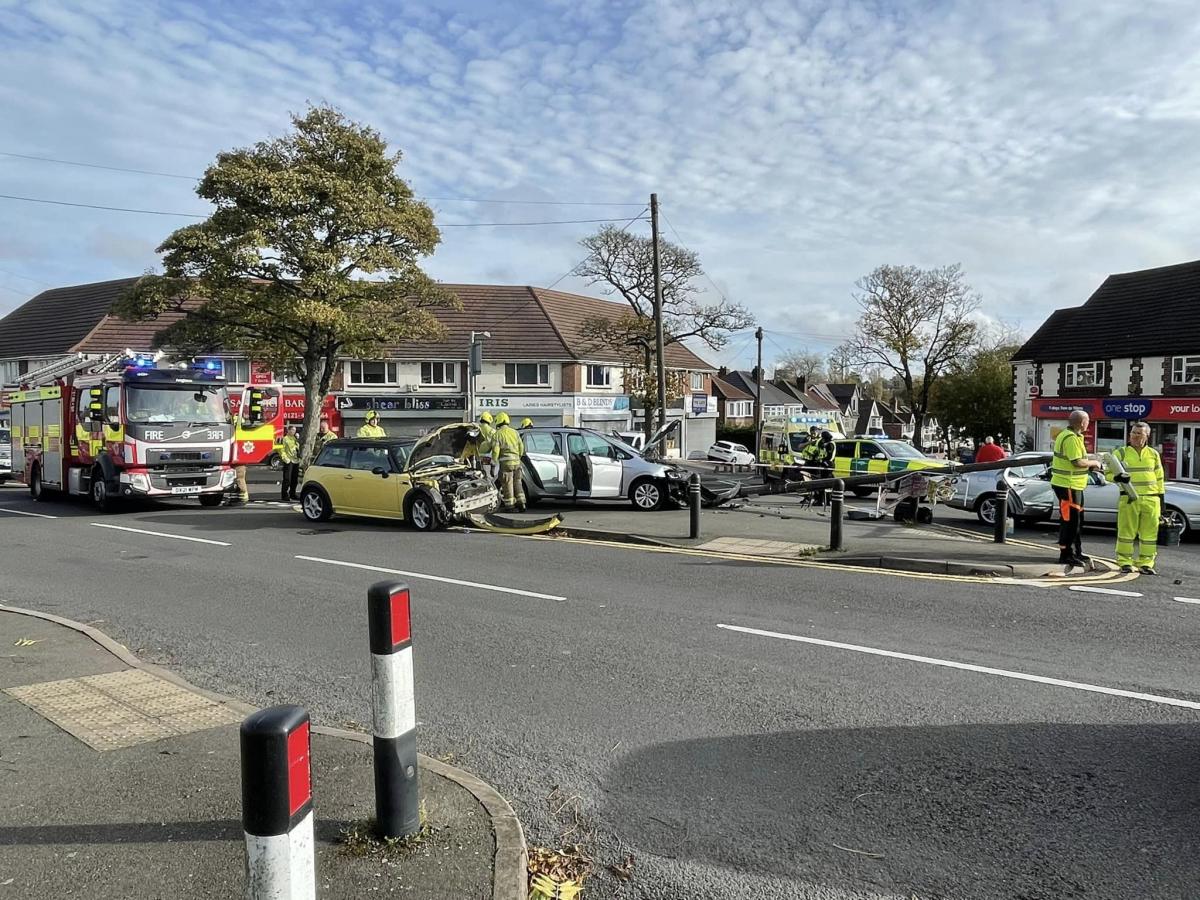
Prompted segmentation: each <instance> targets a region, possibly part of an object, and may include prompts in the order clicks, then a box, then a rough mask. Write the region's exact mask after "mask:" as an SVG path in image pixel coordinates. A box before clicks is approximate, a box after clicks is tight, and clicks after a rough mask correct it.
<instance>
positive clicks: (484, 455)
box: [479, 412, 496, 481]
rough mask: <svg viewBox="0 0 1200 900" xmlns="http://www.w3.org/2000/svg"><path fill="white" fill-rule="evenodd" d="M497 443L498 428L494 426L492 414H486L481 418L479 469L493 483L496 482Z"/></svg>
mask: <svg viewBox="0 0 1200 900" xmlns="http://www.w3.org/2000/svg"><path fill="white" fill-rule="evenodd" d="M495 442H496V426H495V425H493V424H492V414H491V413H490V412H484V413H482V414H481V415H480V416H479V468H480V469H481V470H482V471H483V472H484V474H486V475H487V477H488V478H490V479H492V481H495V480H496V463H495V458H496V456H495V446H494V445H495Z"/></svg>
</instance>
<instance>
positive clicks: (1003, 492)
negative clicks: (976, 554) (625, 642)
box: [992, 475, 1008, 544]
mask: <svg viewBox="0 0 1200 900" xmlns="http://www.w3.org/2000/svg"><path fill="white" fill-rule="evenodd" d="M995 510H996V520H995V521H994V522H993V523H992V540H993V541H994V542H995V543H997V544H1003V543H1004V542H1005V540H1006V539H1007V536H1008V482H1007V481H1006V480H1005V479H1004V476H1003V475H1002V476H1001V477H999V478H997V479H996V504H995Z"/></svg>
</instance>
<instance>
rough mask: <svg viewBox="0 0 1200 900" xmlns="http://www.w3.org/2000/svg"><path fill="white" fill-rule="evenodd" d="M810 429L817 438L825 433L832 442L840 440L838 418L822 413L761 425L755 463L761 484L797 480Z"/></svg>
mask: <svg viewBox="0 0 1200 900" xmlns="http://www.w3.org/2000/svg"><path fill="white" fill-rule="evenodd" d="M813 428H816V429H817V434H818V435H820V434H821V432H823V431H828V432H829V433H830V434H832V435H833V437H834V438H835V439H836V438H840V437H841V436H842V423H841V421H840V420H839V419H838V417H837V416H834V415H828V414H824V413H808V414H802V415H796V416H786V417H785V416H781V417H773V418H770V419H767V420H766V421H764V422H763V430H762V441H761V445H760V450H759V454H758V461H759V462H760V463H761V464H762V465H763V470H762V475H763V481H764V482H767V481H772V480H778V479H781V478H782V479H786V480H788V481H795V480H798V479H799V477H800V475H799V471H800V467H801V466H802V465H803V459H802V457H801V453H803V451H804V448H805V447H806V446H807V445H808V443H809V437H810V435H811V429H813Z"/></svg>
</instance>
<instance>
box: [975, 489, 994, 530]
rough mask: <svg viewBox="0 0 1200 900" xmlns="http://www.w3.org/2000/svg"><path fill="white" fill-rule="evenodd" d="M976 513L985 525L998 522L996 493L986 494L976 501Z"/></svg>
mask: <svg viewBox="0 0 1200 900" xmlns="http://www.w3.org/2000/svg"><path fill="white" fill-rule="evenodd" d="M975 515H977V516H979V521H980V522H982V523H983V524H984V525H995V524H996V495H995V494H984V495H983V496H982V497H980V498H979V499H978V500H976V501H975Z"/></svg>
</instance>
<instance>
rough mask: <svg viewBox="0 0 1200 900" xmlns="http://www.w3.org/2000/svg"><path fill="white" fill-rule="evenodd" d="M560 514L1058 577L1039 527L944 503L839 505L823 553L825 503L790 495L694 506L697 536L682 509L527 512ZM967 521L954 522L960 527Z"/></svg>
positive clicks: (780, 554) (643, 532) (973, 571)
mask: <svg viewBox="0 0 1200 900" xmlns="http://www.w3.org/2000/svg"><path fill="white" fill-rule="evenodd" d="M543 508H544V509H545V510H546V511H551V510H553V511H561V512H562V514H563V518H564V529H563V530H564V532H565V533H566V534H568V535H572V536H575V537H582V538H592V539H597V540H616V541H632V542H637V543H646V544H653V545H659V546H667V547H678V548H689V549H695V550H702V551H712V552H719V553H732V554H740V555H746V556H765V557H770V558H777V559H812V560H821V561H827V562H830V563H837V564H839V565H853V566H863V567H875V568H884V569H892V570H897V571H907V572H924V573H930V574H944V575H962V576H994V577H1002V578H1013V577H1016V578H1044V577H1052V578H1061V577H1063V576H1064V569H1063V567H1062V566H1061V565H1059V564H1058V547H1057V545H1056V544H1055V543H1054V539H1053V536H1047V535H1045V534H1042V533H1029V534H1024V533H1023V534H1022V535H1021V536H1019V537H1018V536H1014V537H1013V538H1012V539H1011V540H1010V541H1008V542H1006V543H1004V544H997V543H995V542H993V540H992V538H991V535H990V534H985V533H982V532H981V531H980V530H979V529H977V528H975V527H974V520H973V518H972V519H970V520H965V519H964V517H962V516H956V515H949V516H947V512H950V513H954V512H955V511H953V510H948V509H947V508H946V507H944V506H939V507H937V509H936V512H935V515H936V519H935V522H934V523H933V524H930V525H906V524H900V523H897V522H895V521H893V520H892V519H891V518H867V515H868V513H871V514H873V513H874V502H873V501H869V502H868V501H858V502H848V503H847V504H846V515H844V516H843V519H842V549H841V550H836V551H834V550H830V541H831V534H830V527H831V522H830V514H829V511H828V510H824V509H820V508H811V507H803V506H802V505H801V504H800V503H799V502H798V500H797V498H796V497H794V496H792V497H788V496H784V497H776V496H766V497H758V498H753V499H748V500H739V501H736V502H734V503H730V504H727V505H725V506H722V507H719V508H716V509H703V510H701V513H700V537H699V538H691V537H690V536H689V533H690V532H689V528H690V519H689V512H688V510H686V509H684V510H662V511H660V512H658V513H653V514H647V513H641V512H638V511H636V510H634V509H632V508H631V507H630V506H629V505H628V504H615V503H605V504H601V503H592V504H577V505H574V506H572V505H570V504H565V503H558V502H555V501H543V502H542V503H539V505H538V507H537V509H538V511H539V512H540V511H542V510H543ZM964 525H965V526H967V527H963V526H964ZM1115 569H1116V567H1115V565H1109V564H1107V563H1104V562H1102V561H1098V562H1097V563H1096V569H1095V570H1093V571H1084V570H1080V569H1076V570H1073V571H1072V574H1071V576H1070V577H1071V578H1072V579H1075V578H1085V579H1087V580H1090V581H1094V580H1097V579H1098V578H1103V579H1104V580H1118V579H1119V576H1118V575H1117V573H1116V571H1115Z"/></svg>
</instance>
